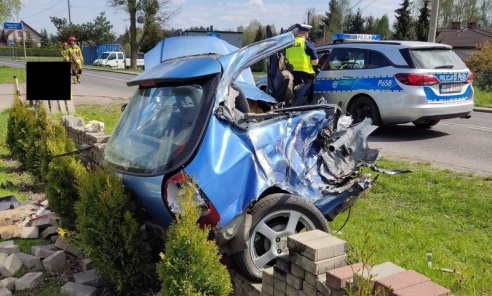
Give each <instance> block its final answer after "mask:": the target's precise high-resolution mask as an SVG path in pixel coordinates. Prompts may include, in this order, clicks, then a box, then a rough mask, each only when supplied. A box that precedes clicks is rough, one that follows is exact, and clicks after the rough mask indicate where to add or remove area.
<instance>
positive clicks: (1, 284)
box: [0, 277, 17, 291]
mask: <svg viewBox="0 0 492 296" xmlns="http://www.w3.org/2000/svg"><path fill="white" fill-rule="evenodd" d="M15 281H17V279H16V278H15V277H8V278H6V279H3V280H1V281H0V288H7V289H9V290H11V291H12V290H14V289H15Z"/></svg>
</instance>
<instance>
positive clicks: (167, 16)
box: [107, 0, 180, 68]
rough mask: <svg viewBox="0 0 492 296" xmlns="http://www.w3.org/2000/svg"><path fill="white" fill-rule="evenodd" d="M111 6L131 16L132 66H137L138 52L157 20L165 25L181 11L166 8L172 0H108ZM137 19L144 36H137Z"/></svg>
mask: <svg viewBox="0 0 492 296" xmlns="http://www.w3.org/2000/svg"><path fill="white" fill-rule="evenodd" d="M107 3H108V5H109V6H110V7H113V8H115V9H119V10H123V11H125V12H126V13H128V15H129V17H130V27H129V28H130V51H131V54H130V59H131V67H132V68H136V65H137V52H138V49H139V48H140V46H141V45H142V43H143V42H144V40H145V38H146V37H147V35H148V34H149V31H152V29H153V25H154V24H155V23H156V22H157V23H159V24H160V25H164V24H166V23H167V22H169V21H170V20H171V19H172V18H173V17H174V16H175V15H177V14H178V13H179V12H180V8H178V9H176V10H165V8H166V7H167V6H168V5H169V4H170V3H171V0H107ZM137 20H138V23H139V24H141V26H142V27H143V32H142V36H141V37H140V38H137Z"/></svg>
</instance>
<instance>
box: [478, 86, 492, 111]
mask: <svg viewBox="0 0 492 296" xmlns="http://www.w3.org/2000/svg"><path fill="white" fill-rule="evenodd" d="M473 90H474V91H475V106H476V107H485V108H492V92H487V91H482V90H479V89H478V88H477V87H475V88H474V89H473Z"/></svg>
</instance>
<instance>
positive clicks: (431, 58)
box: [410, 48, 467, 70]
mask: <svg viewBox="0 0 492 296" xmlns="http://www.w3.org/2000/svg"><path fill="white" fill-rule="evenodd" d="M410 56H411V57H412V61H413V63H414V65H415V68H417V69H450V70H451V69H452V70H463V69H466V68H467V67H466V65H465V63H464V62H463V61H462V60H461V59H460V58H459V57H458V55H456V53H454V52H453V51H452V50H450V49H428V48H426V49H410Z"/></svg>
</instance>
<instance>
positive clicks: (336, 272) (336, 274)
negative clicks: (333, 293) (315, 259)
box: [326, 263, 363, 290]
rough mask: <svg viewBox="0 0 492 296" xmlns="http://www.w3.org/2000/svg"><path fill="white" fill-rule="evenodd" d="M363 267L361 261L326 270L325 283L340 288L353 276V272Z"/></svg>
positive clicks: (336, 288)
mask: <svg viewBox="0 0 492 296" xmlns="http://www.w3.org/2000/svg"><path fill="white" fill-rule="evenodd" d="M362 267H363V264H362V263H355V264H352V265H348V266H343V267H340V268H335V269H332V270H328V272H327V273H326V284H327V285H328V286H329V287H331V288H333V289H335V290H342V289H344V288H345V286H346V285H347V282H350V281H351V280H352V278H353V277H354V273H356V272H358V271H359V270H361V269H362Z"/></svg>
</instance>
